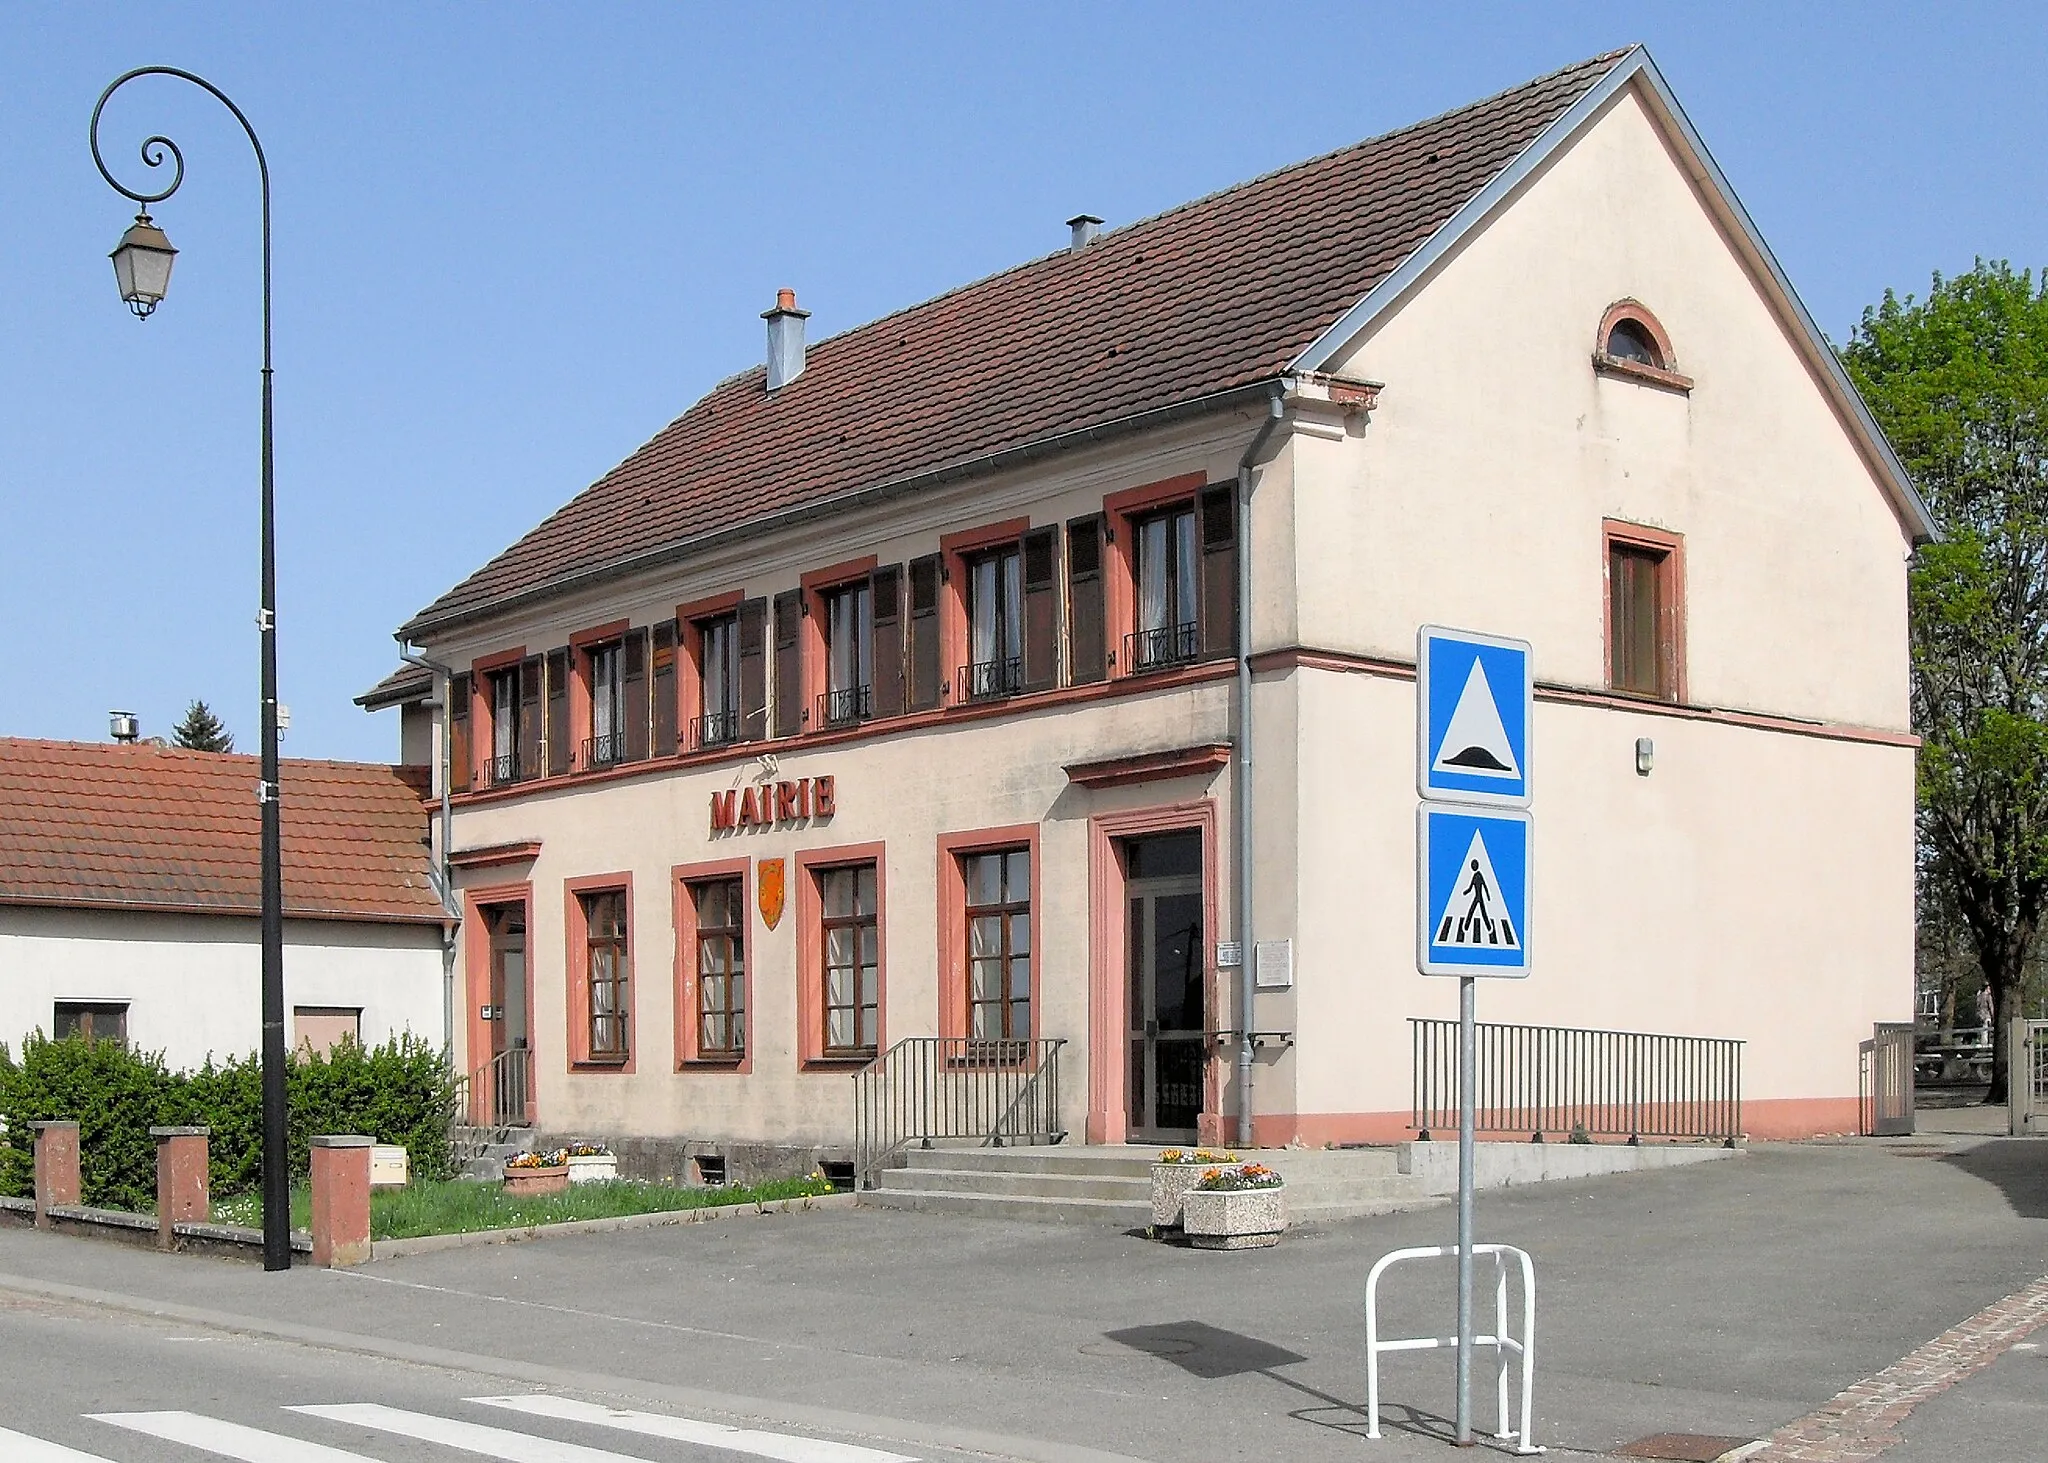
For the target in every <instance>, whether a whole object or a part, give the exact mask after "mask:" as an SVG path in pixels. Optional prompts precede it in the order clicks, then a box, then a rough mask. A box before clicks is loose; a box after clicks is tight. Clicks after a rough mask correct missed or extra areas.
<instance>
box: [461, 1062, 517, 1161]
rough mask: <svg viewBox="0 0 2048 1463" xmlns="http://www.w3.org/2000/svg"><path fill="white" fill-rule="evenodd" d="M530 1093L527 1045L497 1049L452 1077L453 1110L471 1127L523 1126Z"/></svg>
mask: <svg viewBox="0 0 2048 1463" xmlns="http://www.w3.org/2000/svg"><path fill="white" fill-rule="evenodd" d="M532 1097H533V1051H532V1049H531V1048H530V1047H523V1046H520V1047H512V1048H509V1049H508V1050H506V1051H502V1052H499V1053H497V1054H496V1055H495V1056H493V1057H492V1058H491V1059H490V1060H489V1061H488V1062H485V1063H484V1064H483V1065H482V1066H481V1067H478V1068H477V1069H476V1070H475V1071H473V1072H471V1073H470V1074H469V1075H468V1076H466V1077H458V1078H456V1079H455V1103H456V1110H457V1111H458V1112H460V1113H461V1114H462V1116H463V1121H464V1123H465V1124H466V1125H467V1126H469V1127H472V1128H488V1129H490V1130H492V1131H493V1132H499V1133H502V1132H503V1131H505V1130H506V1129H509V1128H523V1127H525V1126H526V1116H527V1110H528V1107H529V1105H530V1103H531V1101H532ZM499 1141H502V1139H501V1140H499Z"/></svg>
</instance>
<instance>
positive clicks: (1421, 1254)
mask: <svg viewBox="0 0 2048 1463" xmlns="http://www.w3.org/2000/svg"><path fill="white" fill-rule="evenodd" d="M1457 1253H1458V1247H1457V1246H1456V1245H1423V1246H1419V1247H1417V1248H1415V1249H1407V1250H1394V1251H1391V1252H1390V1253H1388V1254H1385V1255H1382V1256H1380V1258H1379V1259H1378V1260H1377V1261H1375V1262H1374V1264H1373V1267H1372V1269H1371V1270H1370V1271H1368V1272H1367V1273H1366V1277H1365V1389H1366V1404H1365V1405H1366V1432H1365V1435H1366V1436H1367V1437H1368V1438H1377V1437H1379V1436H1380V1353H1381V1352H1382V1351H1429V1350H1433V1349H1435V1348H1437V1347H1444V1346H1449V1347H1453V1348H1455V1347H1456V1346H1457V1344H1458V1338H1457V1337H1455V1336H1410V1337H1403V1338H1399V1339H1396V1340H1390V1341H1382V1340H1381V1339H1380V1317H1379V1287H1380V1276H1381V1275H1382V1274H1383V1273H1385V1271H1386V1269H1387V1267H1388V1266H1389V1265H1393V1264H1395V1263H1397V1262H1399V1261H1401V1260H1440V1259H1443V1258H1444V1257H1445V1256H1447V1255H1450V1256H1455V1255H1456V1254H1457ZM1472 1253H1473V1254H1474V1255H1475V1256H1478V1255H1491V1256H1493V1276H1494V1287H1493V1334H1492V1335H1490V1336H1486V1335H1481V1336H1474V1337H1473V1338H1472V1344H1473V1345H1474V1346H1491V1347H1492V1348H1493V1354H1494V1369H1495V1371H1496V1373H1497V1374H1498V1376H1497V1378H1496V1380H1497V1382H1498V1386H1499V1392H1500V1397H1499V1413H1498V1417H1499V1423H1498V1426H1497V1427H1496V1428H1495V1431H1494V1436H1495V1437H1497V1438H1511V1437H1514V1436H1515V1435H1516V1434H1515V1430H1514V1429H1512V1428H1510V1427H1509V1426H1508V1357H1509V1355H1510V1354H1512V1355H1513V1356H1514V1357H1515V1358H1516V1359H1517V1360H1518V1361H1519V1362H1520V1364H1521V1373H1522V1375H1521V1392H1522V1408H1521V1411H1522V1426H1521V1441H1520V1442H1519V1443H1518V1444H1517V1445H1516V1447H1515V1451H1516V1452H1517V1453H1528V1454H1533V1453H1541V1452H1542V1451H1543V1449H1541V1448H1539V1447H1537V1446H1536V1445H1535V1444H1533V1443H1531V1442H1530V1441H1529V1415H1530V1412H1531V1410H1532V1408H1533V1404H1534V1392H1533V1389H1532V1387H1531V1385H1530V1381H1529V1375H1530V1372H1531V1371H1532V1370H1533V1369H1534V1367H1535V1363H1536V1267H1535V1266H1534V1264H1532V1263H1531V1262H1530V1259H1529V1252H1528V1251H1527V1250H1518V1249H1516V1248H1515V1247H1514V1246H1513V1245H1474V1246H1472ZM1510 1255H1512V1256H1513V1257H1514V1258H1515V1260H1516V1261H1517V1262H1519V1264H1520V1265H1521V1267H1522V1335H1521V1338H1520V1339H1519V1340H1517V1339H1516V1338H1515V1337H1513V1336H1510V1335H1508V1334H1507V1330H1508V1257H1509V1256H1510Z"/></svg>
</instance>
